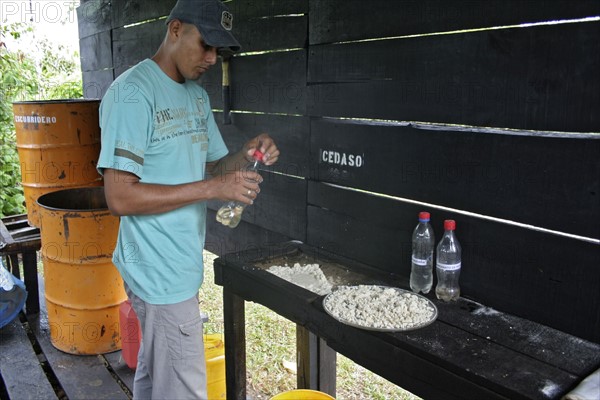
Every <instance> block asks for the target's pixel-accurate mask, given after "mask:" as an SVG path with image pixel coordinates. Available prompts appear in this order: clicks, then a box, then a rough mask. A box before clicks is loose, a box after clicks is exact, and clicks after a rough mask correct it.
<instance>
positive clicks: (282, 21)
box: [233, 15, 308, 53]
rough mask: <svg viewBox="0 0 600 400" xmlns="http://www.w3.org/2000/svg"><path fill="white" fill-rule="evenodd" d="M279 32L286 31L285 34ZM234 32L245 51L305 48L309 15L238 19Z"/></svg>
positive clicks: (242, 49)
mask: <svg viewBox="0 0 600 400" xmlns="http://www.w3.org/2000/svg"><path fill="white" fill-rule="evenodd" d="M234 18H235V17H234ZM277 32H285V35H281V34H277ZM233 34H234V36H235V37H236V39H237V40H238V42H240V45H241V46H242V48H241V50H240V51H241V52H244V53H245V52H251V51H266V50H274V49H297V48H304V47H306V44H307V42H308V16H306V15H294V16H287V17H286V16H282V17H278V18H263V19H251V20H242V21H239V20H238V21H236V22H234V31H233Z"/></svg>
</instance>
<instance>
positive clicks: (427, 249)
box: [410, 211, 435, 294]
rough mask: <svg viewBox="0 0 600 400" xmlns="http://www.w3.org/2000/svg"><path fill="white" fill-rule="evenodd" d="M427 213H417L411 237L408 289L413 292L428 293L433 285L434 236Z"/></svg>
mask: <svg viewBox="0 0 600 400" xmlns="http://www.w3.org/2000/svg"><path fill="white" fill-rule="evenodd" d="M429 219H430V215H429V213H428V212H425V211H423V212H420V213H419V224H418V225H417V227H416V228H415V230H414V231H413V235H412V262H411V269H410V288H411V289H412V291H413V292H415V293H419V292H423V293H425V294H426V293H429V291H430V290H431V286H432V285H433V248H434V247H435V236H434V233H433V228H432V227H431V224H430V223H429Z"/></svg>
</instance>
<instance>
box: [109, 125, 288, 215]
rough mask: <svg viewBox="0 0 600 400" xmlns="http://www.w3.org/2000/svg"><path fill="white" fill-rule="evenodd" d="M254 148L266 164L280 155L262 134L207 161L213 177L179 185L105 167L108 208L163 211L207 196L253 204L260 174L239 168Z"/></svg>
mask: <svg viewBox="0 0 600 400" xmlns="http://www.w3.org/2000/svg"><path fill="white" fill-rule="evenodd" d="M256 149H259V150H261V151H262V152H263V154H264V155H265V158H264V163H265V165H272V164H274V163H275V162H276V161H277V159H278V157H279V150H278V149H277V146H276V145H275V143H274V142H273V140H272V139H271V137H269V135H267V134H262V135H259V136H257V137H256V138H254V139H252V140H250V141H249V142H248V143H246V144H245V145H244V147H243V148H242V150H240V151H239V152H237V153H234V154H231V155H228V156H226V157H224V158H222V159H220V160H219V161H217V162H213V163H207V172H208V173H209V174H210V175H212V178H210V179H207V180H203V181H198V182H190V183H184V184H179V185H159V184H149V183H142V182H140V180H139V178H138V177H137V176H136V175H135V174H132V173H130V172H126V171H121V170H116V169H110V168H107V169H105V170H104V191H105V196H106V201H107V203H108V208H109V209H110V211H111V212H112V213H113V214H115V215H140V214H158V213H163V212H167V211H171V210H174V209H177V208H180V207H183V206H186V205H188V204H192V203H195V202H198V201H205V200H210V199H219V200H224V201H228V200H235V201H239V202H241V203H245V204H252V202H253V200H254V199H255V198H256V196H257V194H258V193H259V192H260V188H259V184H260V183H261V182H262V178H261V176H260V175H259V174H257V173H254V172H248V171H241V170H240V168H241V167H242V166H244V165H245V164H246V163H247V161H248V160H250V159H251V158H252V154H254V151H255V150H256Z"/></svg>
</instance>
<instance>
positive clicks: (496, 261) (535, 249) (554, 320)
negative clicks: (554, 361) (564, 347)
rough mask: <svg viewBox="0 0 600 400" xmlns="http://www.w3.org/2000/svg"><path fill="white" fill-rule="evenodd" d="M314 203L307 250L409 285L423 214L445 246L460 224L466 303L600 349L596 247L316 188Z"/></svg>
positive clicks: (598, 254)
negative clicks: (448, 226) (447, 225)
mask: <svg viewBox="0 0 600 400" xmlns="http://www.w3.org/2000/svg"><path fill="white" fill-rule="evenodd" d="M308 199H309V200H308V201H309V204H314V205H316V206H318V207H315V206H310V205H309V207H308V228H307V236H308V237H307V241H306V242H307V243H308V244H310V245H313V246H319V247H320V248H323V249H325V250H328V251H331V252H333V253H336V254H343V255H344V256H346V257H348V258H351V259H355V260H358V261H361V262H363V263H365V264H368V265H372V266H374V267H376V268H379V269H381V270H383V271H388V272H392V273H396V274H398V275H400V276H403V277H405V278H408V276H409V274H410V254H411V235H412V230H413V229H414V226H415V225H416V217H417V215H418V212H419V211H423V210H424V209H425V210H429V211H430V212H431V214H432V221H433V222H432V225H433V228H434V232H435V235H436V236H435V237H436V238H438V239H439V238H440V237H441V236H442V233H443V232H442V221H443V220H444V219H455V220H456V221H457V236H458V238H459V241H460V243H461V244H462V248H463V268H462V272H461V277H460V282H461V283H460V285H461V293H462V294H463V295H464V296H466V297H468V298H471V299H474V300H476V301H478V302H481V303H483V304H486V305H488V306H489V307H493V308H495V309H498V310H502V311H505V312H508V313H511V314H514V315H517V316H520V317H522V318H527V319H531V320H532V321H536V322H538V323H541V324H544V325H547V326H550V327H553V328H555V329H558V330H560V331H563V332H567V333H570V334H572V335H575V336H578V337H580V338H582V339H586V340H590V341H593V342H600V317H599V316H598V313H596V312H595V310H596V309H597V307H598V304H600V294H599V293H598V291H597V290H596V288H597V287H599V285H600V274H598V270H597V266H598V259H600V247H599V246H598V245H596V244H593V243H588V242H583V241H579V240H575V239H569V238H565V237H560V236H555V235H551V234H546V233H543V232H538V231H534V230H529V229H524V228H521V227H517V226H512V225H506V224H502V223H497V222H493V221H486V220H482V219H478V218H475V217H470V216H466V215H461V214H456V213H451V212H447V211H442V210H437V209H433V208H427V207H423V206H418V205H414V204H407V203H403V202H399V201H394V200H391V199H385V198H381V197H375V196H372V195H369V194H367V193H358V192H354V191H348V190H343V189H340V188H334V187H331V186H328V185H324V184H318V183H314V182H310V183H309V188H308ZM374 238H377V239H376V240H375V239H374ZM573 310H578V311H577V312H576V313H575V312H573Z"/></svg>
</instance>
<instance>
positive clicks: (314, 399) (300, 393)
mask: <svg viewBox="0 0 600 400" xmlns="http://www.w3.org/2000/svg"><path fill="white" fill-rule="evenodd" d="M209 398H210V396H209ZM271 400H335V398H334V397H331V396H330V395H328V394H327V393H323V392H319V391H317V390H310V389H296V390H289V391H287V392H283V393H279V394H276V395H275V396H273V397H271Z"/></svg>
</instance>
